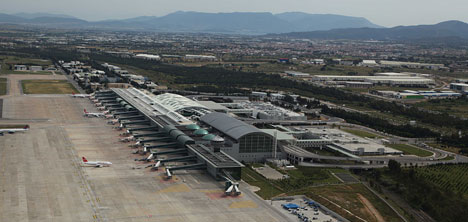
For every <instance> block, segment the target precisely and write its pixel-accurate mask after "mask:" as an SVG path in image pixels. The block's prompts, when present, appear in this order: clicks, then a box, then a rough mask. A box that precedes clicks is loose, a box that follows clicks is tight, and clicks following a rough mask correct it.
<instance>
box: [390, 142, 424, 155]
mask: <svg viewBox="0 0 468 222" xmlns="http://www.w3.org/2000/svg"><path fill="white" fill-rule="evenodd" d="M387 146H388V147H390V148H393V149H396V150H400V151H403V153H404V154H408V155H416V156H420V157H428V156H432V153H431V152H429V151H426V150H423V149H420V148H417V147H414V146H411V145H408V144H388V145H387Z"/></svg>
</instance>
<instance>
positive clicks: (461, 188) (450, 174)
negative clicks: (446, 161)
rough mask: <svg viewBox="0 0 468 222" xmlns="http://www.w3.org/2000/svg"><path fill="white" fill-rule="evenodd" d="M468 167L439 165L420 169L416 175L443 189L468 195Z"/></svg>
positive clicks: (464, 165) (465, 165)
mask: <svg viewBox="0 0 468 222" xmlns="http://www.w3.org/2000/svg"><path fill="white" fill-rule="evenodd" d="M467 172H468V165H467V164H463V165H437V166H427V167H419V168H417V170H416V175H418V176H421V177H423V178H424V179H426V180H427V181H430V182H431V183H434V184H435V185H437V186H439V187H440V188H442V189H446V190H450V191H453V192H455V193H460V194H463V195H468V173H467Z"/></svg>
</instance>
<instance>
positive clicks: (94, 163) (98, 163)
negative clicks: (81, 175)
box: [81, 157, 112, 167]
mask: <svg viewBox="0 0 468 222" xmlns="http://www.w3.org/2000/svg"><path fill="white" fill-rule="evenodd" d="M81 159H82V160H83V164H84V165H89V166H94V167H105V166H107V167H108V166H110V165H112V163H111V162H108V161H88V160H87V159H86V157H81Z"/></svg>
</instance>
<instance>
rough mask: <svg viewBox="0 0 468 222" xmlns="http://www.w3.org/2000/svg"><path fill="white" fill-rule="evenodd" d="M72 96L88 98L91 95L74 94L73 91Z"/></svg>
mask: <svg viewBox="0 0 468 222" xmlns="http://www.w3.org/2000/svg"><path fill="white" fill-rule="evenodd" d="M71 96H72V97H73V98H88V97H90V96H91V95H90V94H75V93H72V95H71Z"/></svg>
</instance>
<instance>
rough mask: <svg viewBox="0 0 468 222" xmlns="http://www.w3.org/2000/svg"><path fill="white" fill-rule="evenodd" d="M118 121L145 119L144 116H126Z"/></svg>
mask: <svg viewBox="0 0 468 222" xmlns="http://www.w3.org/2000/svg"><path fill="white" fill-rule="evenodd" d="M117 119H118V120H119V122H120V121H122V120H130V119H145V116H142V115H138V116H126V117H119V118H117Z"/></svg>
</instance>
